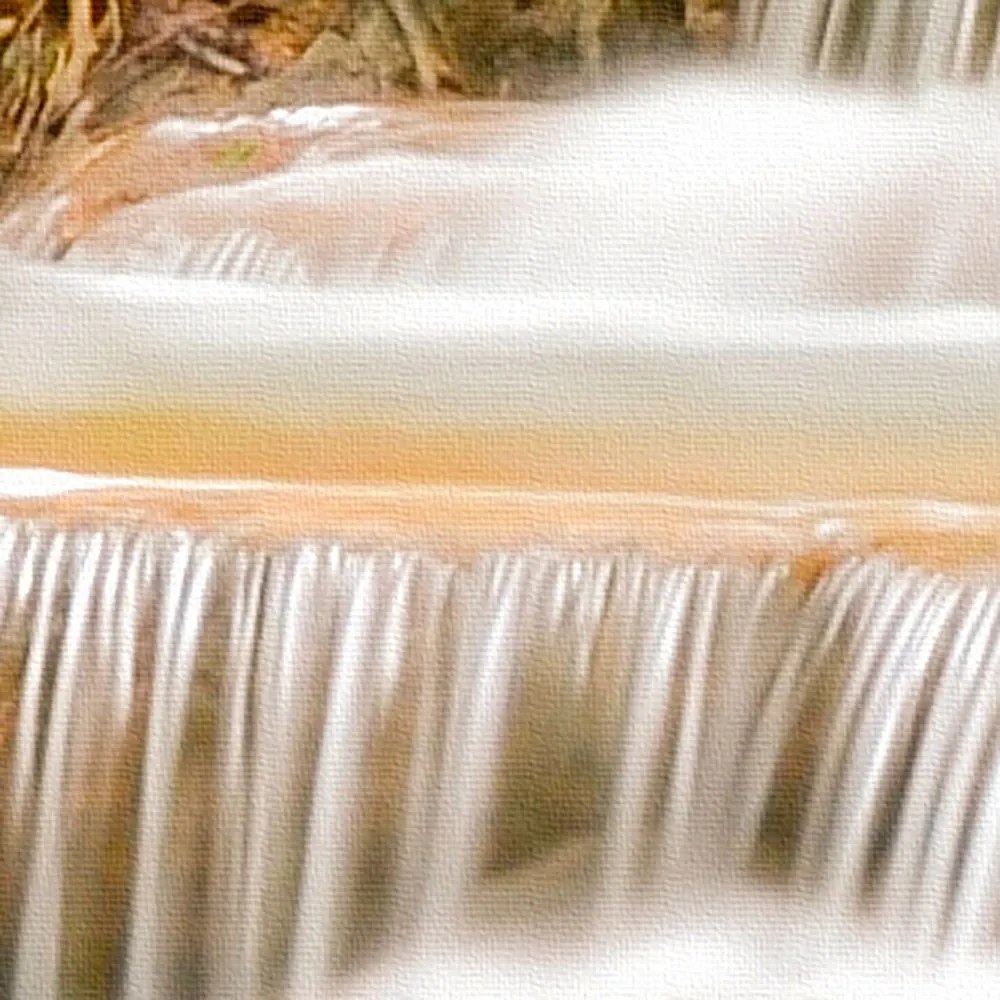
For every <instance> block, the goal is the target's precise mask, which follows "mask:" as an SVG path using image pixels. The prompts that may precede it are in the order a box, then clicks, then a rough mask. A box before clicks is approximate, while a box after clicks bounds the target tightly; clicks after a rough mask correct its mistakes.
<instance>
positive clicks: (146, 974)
mask: <svg viewBox="0 0 1000 1000" xmlns="http://www.w3.org/2000/svg"><path fill="white" fill-rule="evenodd" d="M212 570H213V555H212V551H211V549H210V548H208V547H205V546H197V547H196V546H195V543H194V541H193V540H192V539H191V538H190V537H182V538H180V539H179V540H178V544H177V547H176V549H175V550H174V552H173V553H172V558H171V560H170V565H169V571H168V574H167V579H166V581H165V588H164V593H163V595H162V600H163V603H162V605H161V608H160V615H161V617H160V622H159V633H158V636H157V644H156V662H155V664H154V667H153V690H152V701H151V704H150V721H149V731H148V733H147V736H146V753H145V759H144V761H143V782H142V796H141V806H140V817H139V831H138V837H139V842H138V860H137V863H136V875H135V881H136V885H135V895H134V898H133V901H132V915H131V936H130V940H129V951H128V959H127V962H128V964H127V972H126V976H127V980H126V991H125V996H126V998H127V1000H158V998H159V997H163V996H167V995H169V994H170V993H171V992H172V990H171V988H170V985H169V984H170V977H169V975H168V974H167V972H166V970H164V969H163V968H162V960H161V957H160V953H161V949H162V947H163V937H164V934H165V932H166V930H167V927H168V926H169V925H168V924H167V922H166V921H164V920H163V919H162V908H163V904H164V899H163V894H164V893H165V892H166V891H167V888H166V881H167V879H166V871H165V867H166V866H167V865H168V864H169V851H168V846H169V845H168V843H167V839H168V818H169V811H170V808H171V806H172V805H173V791H174V786H175V776H176V768H177V757H178V754H179V752H180V742H181V735H182V729H183V725H184V719H185V715H186V710H187V703H188V697H189V694H190V685H191V676H192V673H193V671H194V665H195V656H196V653H197V650H198V640H199V633H200V628H201V620H202V616H203V614H204V610H205V601H206V597H207V590H208V587H209V584H210V580H211V574H212Z"/></svg>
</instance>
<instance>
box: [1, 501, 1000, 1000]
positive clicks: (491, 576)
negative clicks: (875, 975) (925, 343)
mask: <svg viewBox="0 0 1000 1000" xmlns="http://www.w3.org/2000/svg"><path fill="white" fill-rule="evenodd" d="M0 542H2V544H0V554H2V557H3V559H2V562H0V609H2V619H0V648H2V650H3V659H2V661H0V670H2V672H0V691H2V692H3V693H4V697H5V705H4V708H5V712H4V715H3V718H4V720H5V723H4V726H5V728H4V731H3V732H2V734H0V735H2V737H3V739H2V742H0V748H2V752H3V756H2V759H0V765H2V767H3V773H4V777H5V780H4V783H3V787H4V789H5V792H4V801H3V809H2V813H0V823H2V827H0V832H2V835H3V836H2V841H0V842H2V845H3V857H2V862H3V867H2V874H3V880H2V884H3V885H4V886H5V891H4V893H3V895H2V896H0V906H2V910H0V917H2V923H0V928H2V931H3V933H2V936H0V977H2V983H0V986H2V989H3V991H4V993H5V995H8V996H11V997H12V998H14V1000H28V998H32V1000H34V998H37V997H49V998H57V997H77V996H106V997H121V998H122V1000H139V998H150V1000H157V998H160V997H166V996H171V997H191V998H201V997H205V998H211V1000H216V998H223V997H237V996H238V997H276V996H285V995H287V996H291V997H307V996H322V995H324V993H323V991H324V989H326V988H327V985H328V984H331V983H336V982H340V983H341V984H342V986H343V988H345V989H346V988H347V984H349V983H350V982H351V979H352V977H354V976H356V975H357V974H358V973H359V972H360V971H364V970H368V969H371V968H373V967H375V966H373V964H372V963H373V962H374V963H375V964H376V965H377V961H378V956H379V955H384V954H388V953H390V952H393V951H395V950H398V949H401V948H404V947H405V948H409V949H416V951H417V953H424V954H430V953H432V952H433V951H434V950H435V949H440V948H441V947H442V946H444V945H446V944H447V942H448V940H449V939H450V938H451V937H452V936H454V935H459V934H461V933H462V932H463V928H473V927H476V926H480V927H482V926H492V925H491V924H490V921H491V920H495V919H497V917H496V911H495V906H496V900H497V899H499V898H502V897H503V895H504V893H508V894H510V893H513V897H514V898H516V896H517V891H518V890H517V885H518V879H520V878H522V877H528V876H530V873H531V872H532V871H533V870H535V869H536V868H537V866H539V865H543V866H544V865H549V866H550V869H551V870H552V871H556V870H558V868H559V864H561V863H562V862H559V860H558V859H559V858H560V857H569V856H573V857H576V858H577V860H578V861H579V862H580V863H574V864H570V865H569V866H568V867H566V868H565V870H564V872H563V875H562V876H560V877H559V878H554V881H553V884H554V885H557V886H558V887H559V891H560V892H570V891H572V892H573V893H576V894H577V903H576V904H575V905H576V909H577V912H578V914H580V915H582V916H580V919H581V920H582V921H583V926H584V927H588V926H589V927H590V928H591V932H590V933H593V932H594V930H595V929H599V928H600V927H602V926H604V927H608V928H611V927H615V926H621V925H622V924H621V921H622V919H623V918H624V919H626V922H627V919H628V915H629V914H630V913H634V912H637V911H636V909H635V908H636V907H638V906H640V905H641V901H642V900H646V901H649V900H656V899H658V900H660V902H662V903H664V904H665V905H666V906H667V909H668V912H669V910H670V908H671V907H674V908H676V907H677V906H678V905H681V904H682V902H683V900H684V899H685V898H686V897H685V895H684V893H685V892H687V891H690V890H689V889H688V890H684V889H682V888H681V886H682V885H683V883H684V881H685V880H686V879H688V880H689V879H691V878H695V877H696V878H697V879H699V880H700V881H699V882H698V884H699V885H700V886H701V889H700V890H699V891H702V892H705V893H708V894H711V893H712V892H716V891H717V892H719V893H722V894H726V893H730V894H732V899H733V900H736V901H737V902H738V900H739V898H740V894H741V893H742V894H744V896H745V894H746V893H748V892H752V891H755V890H753V887H754V886H757V887H758V889H760V890H762V891H763V890H764V889H767V891H772V892H777V893H779V894H780V893H787V892H789V891H791V892H793V893H794V894H796V895H797V896H798V898H800V899H804V900H812V901H813V903H812V904H810V905H814V906H815V907H816V908H817V909H824V908H825V909H826V910H828V911H829V912H836V913H839V914H840V915H841V916H842V917H843V919H844V920H846V921H847V922H848V923H849V924H851V923H853V924H854V925H856V926H857V927H868V926H873V927H876V928H880V929H884V930H886V932H889V931H894V932H904V933H907V934H914V933H919V934H920V935H922V938H921V940H922V948H923V950H924V951H925V952H926V953H927V954H936V955H945V956H975V955H980V956H983V955H986V956H991V955H992V954H993V953H994V952H995V949H996V943H997V932H998V926H997V913H996V906H995V900H996V898H997V893H998V892H1000V870H998V865H997V861H996V850H995V847H996V842H997V833H996V820H995V815H996V813H995V802H996V799H997V796H998V792H997V788H998V787H1000V779H998V774H1000V741H998V739H997V731H998V730H997V725H998V720H1000V708H998V705H1000V702H998V701H997V698H996V693H995V692H996V690H997V683H998V676H997V674H998V671H1000V652H998V651H1000V642H998V639H1000V580H997V579H994V578H992V577H989V576H984V575H980V574H977V573H970V574H967V575H965V576H962V577H957V576H949V575H947V574H942V573H932V572H929V571H924V570H919V569H917V568H914V567H912V566H907V565H904V564H899V563H896V562H893V561H891V560H888V559H884V558H869V559H860V558H852V559H845V560H844V561H842V562H840V563H834V564H833V565H831V567H830V568H829V569H827V570H826V571H824V573H823V574H822V575H821V576H820V577H819V579H817V580H815V581H813V582H811V583H807V582H804V581H802V580H800V579H799V578H798V577H797V576H796V574H794V573H793V572H792V571H791V567H790V566H789V565H785V564H773V565H768V566H760V567H754V566H751V565H739V564H720V565H703V566H695V565H684V564H677V565H669V564H658V563H656V562H655V561H651V560H649V559H647V558H640V557H639V556H637V555H628V554H622V555H620V556H610V555H609V556H592V557H587V556H585V555H581V554H574V553H560V552H556V551H542V550H529V551H524V552H520V553H497V554H488V553H487V554H483V555H482V556H480V557H478V558H477V559H475V560H474V561H473V562H472V563H469V564H459V563H456V564H449V563H448V562H446V561H442V559H441V558H440V557H436V556H431V555H429V554H420V553H417V552H393V551H388V550H373V551H367V552H366V551H363V550H360V549H354V548H350V547H344V546H342V545H338V544H333V543H326V542H322V541H303V542H302V543H298V544H295V545H289V546H285V547H281V546H277V547H275V548H272V549H268V548H255V547H253V546H249V545H248V544H247V543H244V542H239V541H236V540H228V539H226V538H224V537H220V536H209V535H204V536H202V535H196V534H193V533H190V532H188V531H181V530H175V531H165V530H151V529H142V528H137V527H131V528H128V529H124V528H117V527H113V528H112V527H109V528H107V529H102V530H82V529H79V530H56V529H54V528H52V527H50V526H47V525H45V524H42V523H35V522H30V521H17V520H10V521H5V522H4V523H3V524H2V525H0ZM567 852H568V854H567ZM574 852H575V853H574ZM581 852H582V853H581ZM553 859H555V861H553ZM580 859H584V860H583V861H580ZM553 865H554V867H552V866H553ZM522 873H528V876H522ZM498 893H499V896H498V895H497V894H498ZM491 900H493V902H492V903H491ZM522 902H523V900H522ZM542 902H543V901H542V900H541V899H540V898H539V899H536V900H535V903H534V904H532V905H533V906H541V905H542ZM483 921H486V923H485V924H483ZM609 921H610V923H609Z"/></svg>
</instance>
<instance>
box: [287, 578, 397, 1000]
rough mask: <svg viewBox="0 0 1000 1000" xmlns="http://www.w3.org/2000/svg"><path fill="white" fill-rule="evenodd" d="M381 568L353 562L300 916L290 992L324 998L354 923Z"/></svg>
mask: <svg viewBox="0 0 1000 1000" xmlns="http://www.w3.org/2000/svg"><path fill="white" fill-rule="evenodd" d="M379 569H380V567H379V565H378V563H377V562H375V561H374V560H372V559H367V560H359V561H358V562H355V561H354V560H351V563H349V565H348V567H347V573H348V574H349V578H350V582H351V587H350V590H351V599H350V610H349V612H348V615H347V621H346V623H345V628H344V634H343V636H342V637H341V640H340V649H339V651H338V653H337V655H336V658H335V662H334V663H333V665H332V669H331V672H330V691H329V695H328V699H327V717H326V723H325V725H324V727H323V742H322V746H321V748H320V753H319V760H318V762H317V765H316V781H315V789H316V791H315V795H314V798H313V805H312V814H311V816H310V819H309V834H308V839H307V844H306V855H305V865H304V869H303V873H302V893H301V896H300V898H299V905H298V908H297V912H296V927H295V940H294V944H293V947H292V955H291V972H290V983H291V988H290V994H291V995H292V996H296V997H299V996H301V997H311V996H317V995H319V994H320V993H321V991H322V989H323V985H324V984H325V983H326V982H328V981H329V978H330V975H331V971H332V969H333V960H332V953H333V951H334V949H335V948H336V946H337V944H338V940H337V936H338V933H339V932H342V930H343V928H344V927H345V926H346V925H347V920H348V913H349V909H348V907H349V902H350V900H349V893H350V874H351V865H352V861H353V851H354V848H355V847H356V831H357V829H358V828H359V826H360V822H359V819H360V817H359V815H358V813H359V810H360V807H361V801H362V785H363V765H364V757H363V755H364V753H365V746H366V744H367V743H368V742H369V728H370V724H371V718H372V714H373V708H374V706H373V704H372V702H373V699H374V697H375V696H376V695H377V694H378V690H377V685H378V678H377V677H374V676H372V670H371V668H372V659H373V657H372V653H371V650H372V645H373V643H372V629H373V625H374V621H373V618H374V615H375V612H376V609H377V601H376V596H377V593H378V586H379V582H380V581H379Z"/></svg>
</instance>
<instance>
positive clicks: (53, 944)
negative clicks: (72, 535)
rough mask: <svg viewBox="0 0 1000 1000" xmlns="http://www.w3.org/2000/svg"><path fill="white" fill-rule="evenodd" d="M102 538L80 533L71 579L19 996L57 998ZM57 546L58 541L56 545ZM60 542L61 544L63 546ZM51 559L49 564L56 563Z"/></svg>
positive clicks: (24, 922)
mask: <svg viewBox="0 0 1000 1000" xmlns="http://www.w3.org/2000/svg"><path fill="white" fill-rule="evenodd" d="M102 542H103V538H102V536H101V535H100V534H95V535H93V536H92V537H91V538H89V539H86V538H80V539H79V540H78V544H80V545H85V546H86V552H85V556H84V558H83V560H82V565H81V566H80V568H79V570H78V571H77V574H76V575H75V577H74V579H73V581H72V584H71V590H72V596H71V597H70V605H69V611H68V613H67V616H66V632H65V635H64V637H63V643H62V649H61V652H60V656H59V662H58V666H57V673H56V680H55V690H54V692H53V696H52V710H51V716H50V718H49V723H48V740H47V745H46V748H45V758H44V762H43V764H42V775H41V783H40V787H39V792H38V819H37V827H36V830H35V838H34V843H33V845H32V847H33V849H32V856H31V861H30V869H29V874H28V884H27V890H26V895H25V899H26V905H25V911H24V916H23V918H22V924H21V940H20V943H19V948H18V962H17V973H16V978H15V981H14V1000H58V998H59V996H60V995H61V990H60V960H61V955H60V947H59V946H60V940H61V931H62V927H63V920H62V908H63V899H62V895H63V859H62V853H63V844H62V818H63V774H64V767H65V764H64V761H65V758H66V755H67V753H68V750H69V746H70V741H71V740H72V738H73V735H74V734H72V733H70V718H71V713H72V707H73V697H74V694H75V687H76V678H77V668H78V666H79V661H80V649H81V645H82V640H83V635H84V630H85V629H86V628H87V627H88V621H89V612H90V603H91V595H92V594H93V591H94V588H95V585H96V581H97V566H98V560H99V558H100V555H101V545H102ZM54 548H55V546H54ZM60 548H61V547H60ZM51 564H52V563H51V561H50V565H51Z"/></svg>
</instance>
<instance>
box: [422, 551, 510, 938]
mask: <svg viewBox="0 0 1000 1000" xmlns="http://www.w3.org/2000/svg"><path fill="white" fill-rule="evenodd" d="M528 568H529V561H528V560H527V559H524V558H517V559H507V558H506V557H504V556H501V557H500V558H498V559H497V560H496V561H495V562H493V563H492V565H491V563H490V562H489V561H488V560H485V561H483V560H481V561H480V562H479V565H478V566H477V567H476V570H475V571H474V574H473V576H472V578H471V579H469V580H467V581H465V585H464V586H462V587H460V588H459V591H458V595H457V596H458V603H457V609H458V610H459V611H460V612H461V620H460V628H461V634H460V636H459V640H458V649H457V656H456V659H455V664H454V666H455V670H456V677H455V687H454V691H453V695H452V698H451V704H450V711H449V719H448V722H447V736H446V738H445V748H444V757H443V761H442V769H441V780H440V783H439V786H438V801H437V804H436V806H437V807H436V809H435V824H434V828H433V833H432V836H431V841H430V856H429V859H428V868H427V880H426V887H425V889H424V904H423V907H422V912H421V915H420V926H419V933H420V934H421V935H422V936H423V937H424V938H430V937H433V936H435V935H438V934H440V933H441V932H442V931H447V930H448V928H452V927H454V926H455V923H456V921H461V918H462V910H463V908H464V902H465V894H466V892H467V891H468V889H469V886H470V884H471V882H472V880H473V878H474V876H475V873H476V869H477V867H478V864H479V860H480V858H479V851H480V844H481V835H482V828H483V825H484V823H485V820H486V814H487V810H488V809H489V806H490V801H491V798H492V794H493V789H494V782H495V768H496V764H497V760H498V757H499V751H500V742H501V738H502V733H503V724H504V718H505V713H506V704H507V697H508V689H509V685H510V683H511V679H512V677H511V675H512V673H513V666H514V659H515V657H516V654H517V642H518V631H517V625H518V619H519V612H520V610H521V607H522V604H523V602H524V599H525V595H524V593H523V591H522V589H521V588H522V582H523V578H524V576H525V575H526V572H527V570H528Z"/></svg>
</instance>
